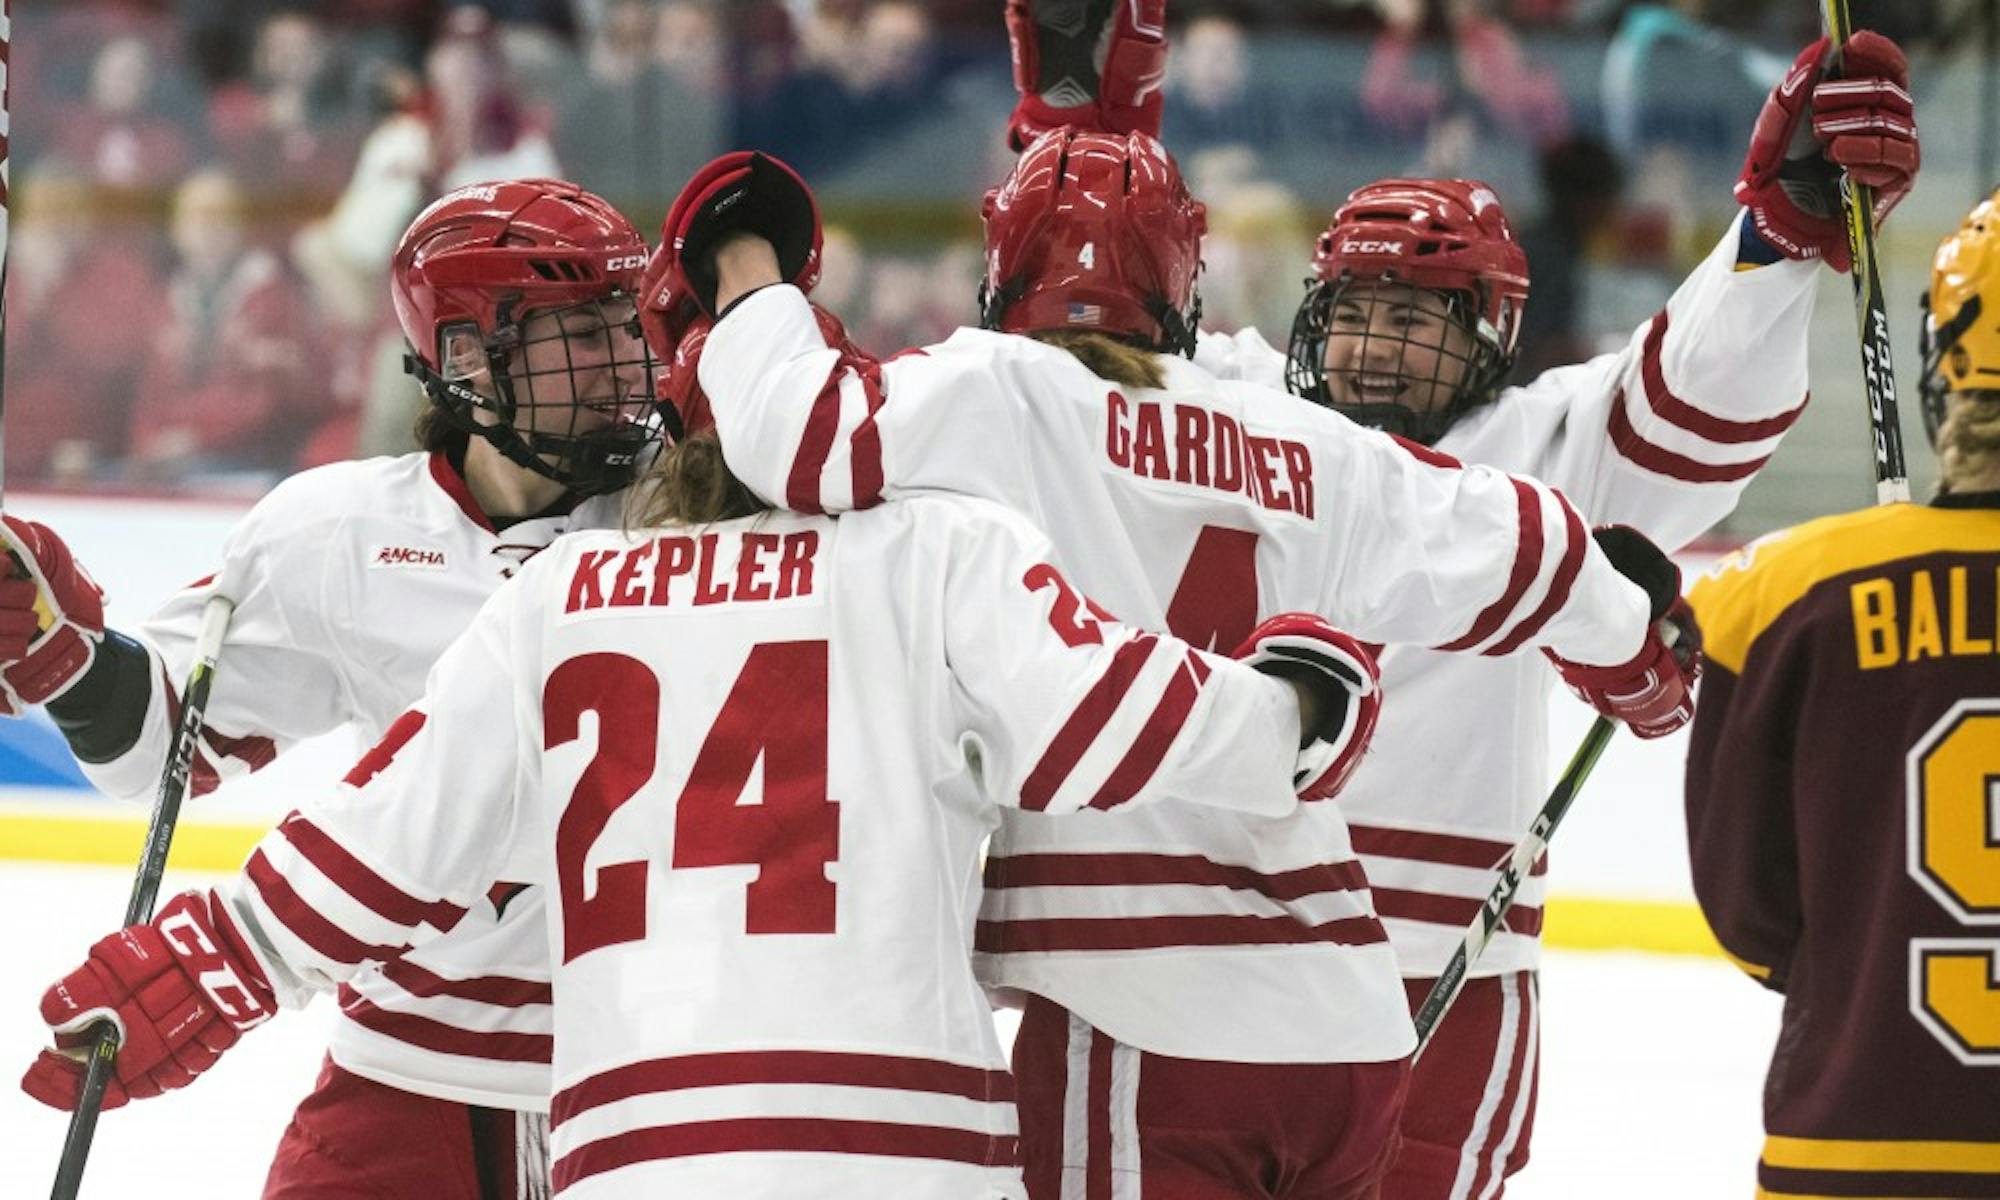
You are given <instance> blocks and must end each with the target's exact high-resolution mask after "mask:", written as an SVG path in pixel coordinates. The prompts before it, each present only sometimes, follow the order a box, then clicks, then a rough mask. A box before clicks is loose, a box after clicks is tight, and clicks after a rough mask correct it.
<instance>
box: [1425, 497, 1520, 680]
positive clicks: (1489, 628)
mask: <svg viewBox="0 0 2000 1200" xmlns="http://www.w3.org/2000/svg"><path fill="white" fill-rule="evenodd" d="M1507 482H1509V483H1511V484H1513V485H1514V510H1515V515H1516V517H1517V519H1518V520H1519V522H1520V529H1521V542H1520V545H1519V546H1518V547H1517V548H1516V549H1515V551H1514V569H1513V571H1512V572H1510V573H1509V574H1508V576H1507V590H1506V591H1504V592H1502V593H1501V594H1500V598H1499V599H1498V600H1495V601H1494V602H1493V603H1492V604H1489V605H1487V606H1486V610H1485V611H1484V612H1482V613H1480V614H1479V619H1478V620H1476V621H1474V622H1473V623H1472V628H1471V630H1469V631H1468V632H1467V633H1466V635H1465V636H1464V637H1462V638H1459V639H1458V640H1457V641H1454V642H1447V643H1446V644H1444V645H1442V646H1439V647H1438V649H1440V650H1446V651H1455V650H1469V649H1471V648H1472V647H1474V646H1477V645H1478V644H1479V643H1481V642H1483V641H1485V640H1486V639H1487V638H1489V637H1492V636H1493V632H1494V631H1495V630H1497V629H1499V628H1500V623H1501V622H1502V621H1505V620H1506V619H1507V617H1508V615H1509V614H1511V613H1512V612H1513V611H1514V606H1515V605H1517V604H1519V603H1520V602H1521V597H1522V596H1524V595H1526V594H1527V591H1528V585H1529V584H1530V583H1533V582H1534V580H1535V576H1536V575H1539V574H1540V573H1541V568H1542V502H1541V498H1540V497H1539V496H1537V495H1536V494H1535V489H1533V488H1531V487H1529V486H1528V485H1527V484H1525V483H1523V482H1521V481H1520V480H1518V479H1515V478H1513V477H1512V476H1509V477H1508V480H1507Z"/></svg>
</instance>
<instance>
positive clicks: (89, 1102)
mask: <svg viewBox="0 0 2000 1200" xmlns="http://www.w3.org/2000/svg"><path fill="white" fill-rule="evenodd" d="M235 611H236V605H235V602H234V601H232V600H230V599H229V598H228V597H226V596H215V597H213V598H211V599H210V600H209V602H208V605H207V607H205V608H203V609H202V613H201V634H200V636H198V637H197V638H196V639H195V644H194V666H192V667H191V668H189V670H188V677H187V686H186V687H185V688H183V689H182V691H181V723H180V725H179V727H178V728H176V729H175V730H174V740H173V745H172V747H171V749H170V751H169V753H168V755H167V765H166V767H165V769H164V770H163V771H162V773H161V775H160V788H159V791H158V792H157V793H156V794H155V796H154V798H153V815H152V819H151V820H150V821H148V822H147V824H146V847H145V851H144V853H142V854H141V855H140V857H139V874H138V877H137V878H136V879H134V880H133V882H132V896H131V899H130V900H128V901H127V902H126V905H125V924H127V925H137V924H139V923H140V922H142V921H147V920H150V919H152V916H153V903H154V901H155V900H157V899H158V898H159V894H160V879H161V877H162V876H163V875H165V874H166V870H167V851H168V850H170V849H171V848H172V847H173V841H174V827H175V826H176V825H177V824H179V822H180V815H181V801H182V800H183V799H185V798H186V796H187V786H188V777H189V775H190V774H192V772H193V768H194V751H195V745H196V744H197V742H198V741H199V739H200V737H201V723H202V717H203V715H204V713H205V712H206V711H207V708H208V692H209V688H210V687H211V686H212V685H213V684H214V682H215V660H216V657H217V656H218V655H219V654H220V653H221V651H222V639H223V636H224V635H225V634H227V633H228V632H229V618H230V615H231V614H232V613H234V612H235ZM117 1058H118V1031H117V1030H116V1029H115V1028H113V1027H112V1025H111V1023H110V1022H109V1021H105V1022H100V1023H99V1024H98V1025H97V1027H96V1032H95V1034H93V1036H92V1041H91V1043H90V1057H89V1059H88V1060H87V1062H88V1065H87V1066H86V1068H85V1071H84V1077H83V1092H82V1094H81V1095H80V1096H78V1098H77V1104H76V1111H75V1112H73V1113H71V1114H70V1120H69V1130H68V1132H67V1133H65V1134H64V1135H63V1148H62V1158H61V1159H60V1160H59V1161H58V1162H57V1164H56V1181H55V1186H54V1188H53V1189H52V1190H51V1191H50V1192H49V1197H50V1200H75V1196H76V1193H77V1189H78V1188H79V1187H80V1186H81V1185H82V1183H83V1166H84V1161H85V1160H86V1159H87V1158H88V1157H89V1155H90V1142H91V1138H92V1137H93V1136H94V1135H95V1134H96V1132H97V1114H98V1112H99V1110H100V1109H101V1108H102V1107H103V1105H104V1089H105V1086H106V1085H107V1084H108V1083H110V1081H111V1068H112V1065H113V1064H114V1063H115V1062H116V1061H117Z"/></svg>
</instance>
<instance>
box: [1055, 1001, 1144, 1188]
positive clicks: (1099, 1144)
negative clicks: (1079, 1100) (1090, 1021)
mask: <svg viewBox="0 0 2000 1200" xmlns="http://www.w3.org/2000/svg"><path fill="white" fill-rule="evenodd" d="M1117 1046H1118V1043H1116V1042H1114V1041H1113V1040H1112V1039H1111V1035H1110V1034H1107V1033H1105V1032H1104V1031H1103V1030H1102V1029H1096V1028H1093V1029H1092V1030H1091V1031H1090V1052H1089V1056H1088V1058H1087V1059H1086V1060H1085V1062H1086V1066H1085V1071H1086V1075H1085V1078H1084V1079H1083V1080H1082V1081H1081V1082H1082V1083H1083V1087H1084V1119H1083V1129H1084V1134H1083V1136H1084V1151H1083V1154H1084V1158H1083V1200H1113V1197H1114V1196H1115V1195H1116V1192H1115V1190H1114V1188H1113V1186H1112V1184H1113V1180H1112V1178H1111V1166H1112V1162H1111V1155H1112V1148H1111V1059H1112V1051H1114V1050H1115V1049H1117ZM1069 1082H1070V1085H1071V1086H1075V1085H1076V1083H1077V1082H1079V1081H1078V1080H1076V1079H1075V1078H1074V1077H1072V1078H1071V1079H1070V1081H1069ZM1065 1099H1067V1097H1065ZM1134 1149H1136V1147H1134ZM1064 1165H1065V1166H1067V1165H1068V1164H1064ZM1142 1170H1143V1167H1142Z"/></svg>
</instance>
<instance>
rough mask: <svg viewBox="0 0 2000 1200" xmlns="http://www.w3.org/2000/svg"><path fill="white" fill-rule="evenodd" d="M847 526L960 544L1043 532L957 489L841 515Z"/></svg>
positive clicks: (1035, 535) (996, 505)
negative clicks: (956, 490)
mask: <svg viewBox="0 0 2000 1200" xmlns="http://www.w3.org/2000/svg"><path fill="white" fill-rule="evenodd" d="M839 524H840V526H841V527H842V528H844V529H853V530H856V531H857V532H858V531H862V530H865V531H867V532H868V533H869V534H870V535H871V536H872V537H877V538H889V539H896V540H904V541H910V542H926V543H937V544H955V543H964V542H969V541H979V540H982V539H986V538H991V537H1000V538H1006V539H1011V540H1016V541H1027V540H1030V539H1033V540H1040V538H1041V536H1042V535H1041V531H1040V530H1038V529H1037V528H1036V527H1035V526H1034V524H1033V523H1032V522H1030V521H1029V520H1028V519H1027V518H1026V517H1023V516H1021V515H1020V514H1019V513H1017V512H1015V511H1014V510H1013V509H1011V508H1008V507H1007V506H1006V505H1003V504H1000V503H997V502H995V501H993V500H988V499H985V498H983V497H979V496H973V495H962V494H959V493H955V492H918V493H914V494H910V495H906V496H903V497H900V498H898V499H896V500H894V501H892V502H890V503H887V504H879V505H876V506H875V507H874V508H870V509H866V510H864V511H861V512H855V513H848V514H845V515H843V516H842V517H841V518H840V521H839Z"/></svg>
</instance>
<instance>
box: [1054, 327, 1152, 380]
mask: <svg viewBox="0 0 2000 1200" xmlns="http://www.w3.org/2000/svg"><path fill="white" fill-rule="evenodd" d="M1028 336H1029V337H1032V338H1034V339H1035V340H1036V341H1038V342H1046V343H1048V344H1049V345H1051V346H1054V347H1056V348H1057V349H1059V350H1067V351H1069V352H1070V354H1071V355H1072V356H1074V357H1075V359H1076V361H1078V362H1080V363H1082V364H1083V365H1084V366H1085V367H1087V368H1089V370H1090V373H1091V374H1092V375H1095V376H1097V377H1098V378H1099V379H1102V380H1105V381H1107V382H1110V383H1116V384H1119V385H1122V386H1124V387H1128V388H1150V389H1152V390H1154V391H1158V390H1159V389H1161V388H1163V387H1165V386H1167V372H1166V368H1164V367H1162V366H1161V365H1160V356H1159V355H1158V354H1155V353H1154V352H1153V351H1151V350H1141V349H1140V348H1139V347H1137V346H1134V345H1131V344H1129V343H1126V342H1121V341H1119V340H1118V339H1117V338H1114V337H1110V336H1108V335H1106V334H1102V333H1087V332H1083V331H1081V330H1072V329H1051V330H1043V331H1041V332H1037V333H1031V334H1029V335H1028Z"/></svg>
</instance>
